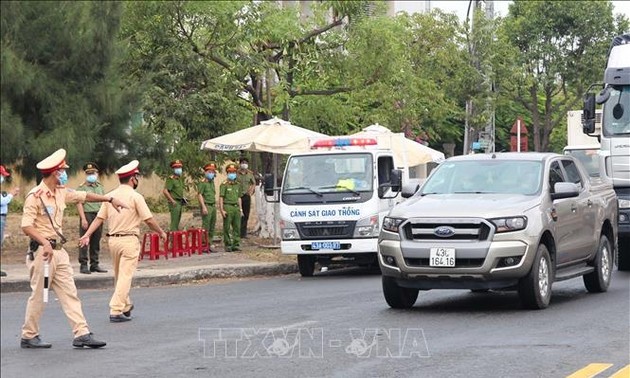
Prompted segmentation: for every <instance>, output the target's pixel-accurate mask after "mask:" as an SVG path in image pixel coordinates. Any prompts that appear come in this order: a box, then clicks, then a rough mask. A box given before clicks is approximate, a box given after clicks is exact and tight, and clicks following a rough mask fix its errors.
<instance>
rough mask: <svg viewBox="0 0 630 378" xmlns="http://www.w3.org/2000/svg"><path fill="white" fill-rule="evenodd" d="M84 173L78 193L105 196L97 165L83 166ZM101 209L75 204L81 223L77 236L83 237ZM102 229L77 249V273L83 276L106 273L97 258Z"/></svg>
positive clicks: (88, 203) (91, 204)
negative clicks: (78, 266) (87, 242)
mask: <svg viewBox="0 0 630 378" xmlns="http://www.w3.org/2000/svg"><path fill="white" fill-rule="evenodd" d="M83 171H84V172H85V175H86V176H85V181H84V182H83V183H82V184H81V185H79V187H78V188H77V190H78V191H83V192H89V193H96V194H101V195H103V194H105V188H104V187H103V184H101V183H100V181H98V165H96V163H87V164H85V165H84V166H83ZM100 208H101V204H100V203H99V202H86V203H85V204H82V203H77V210H78V211H79V218H80V219H81V223H80V224H79V236H83V234H85V231H86V230H87V229H88V227H90V225H91V224H92V222H93V221H94V219H96V213H98V210H99V209H100ZM102 232H103V227H99V228H98V229H97V230H96V231H95V232H94V237H93V238H92V239H91V240H90V244H89V245H87V246H85V247H81V248H79V264H81V267H80V269H79V271H80V272H81V273H83V274H90V273H91V272H98V273H107V270H105V269H101V267H100V266H99V265H98V257H99V254H100V252H101V233H102ZM88 249H89V251H90V254H89V256H90V258H89V263H90V267H89V268H88Z"/></svg>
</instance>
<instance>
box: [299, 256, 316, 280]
mask: <svg viewBox="0 0 630 378" xmlns="http://www.w3.org/2000/svg"><path fill="white" fill-rule="evenodd" d="M297 261H298V269H299V271H300V274H301V275H302V277H312V276H313V272H314V271H315V256H309V255H298V257H297Z"/></svg>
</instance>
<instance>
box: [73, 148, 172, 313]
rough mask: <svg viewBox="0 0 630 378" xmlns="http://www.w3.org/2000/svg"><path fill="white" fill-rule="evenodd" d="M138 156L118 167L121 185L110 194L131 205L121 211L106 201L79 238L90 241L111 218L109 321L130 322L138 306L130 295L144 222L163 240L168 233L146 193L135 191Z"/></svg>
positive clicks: (86, 242) (81, 243) (85, 241)
mask: <svg viewBox="0 0 630 378" xmlns="http://www.w3.org/2000/svg"><path fill="white" fill-rule="evenodd" d="M138 165H139V163H138V160H134V161H132V162H131V163H129V164H127V165H125V166H122V167H121V168H120V169H118V170H117V171H116V174H117V175H118V180H119V181H120V186H118V188H116V189H114V190H113V191H111V192H110V193H109V194H110V195H111V196H115V197H116V198H123V199H124V200H125V201H126V202H127V203H128V204H129V208H128V209H125V210H122V211H120V212H117V211H115V209H114V208H113V207H112V206H111V205H109V204H103V205H102V206H101V209H100V210H99V212H98V214H97V215H96V219H95V220H94V222H92V224H91V225H90V228H88V230H87V231H86V232H85V235H83V237H82V238H81V240H79V244H80V245H81V246H85V245H88V244H89V243H90V236H91V235H92V234H93V233H94V232H95V231H96V230H97V229H98V228H99V227H100V226H101V225H102V224H103V221H105V220H107V221H108V226H109V227H108V229H109V233H108V234H107V236H108V237H109V240H108V244H109V250H110V253H111V255H112V264H113V265H114V287H115V288H114V294H113V295H112V298H111V300H110V301H109V321H110V322H112V323H121V322H128V321H130V320H131V310H133V308H134V306H133V303H132V302H131V299H130V298H129V291H130V290H131V280H132V278H133V272H135V270H136V267H137V265H138V255H139V254H140V241H139V239H138V238H139V236H140V223H141V222H143V221H144V222H145V223H146V224H147V225H148V226H149V227H150V228H151V229H152V230H153V231H155V232H157V233H159V234H160V238H162V240H166V233H165V232H164V231H163V230H162V228H161V227H160V226H159V225H158V224H157V222H156V221H155V219H154V218H153V214H151V210H149V207H148V206H147V203H146V201H145V200H144V197H143V196H142V195H141V194H140V193H138V192H136V191H135V189H136V188H138V183H139V182H140V171H139V170H138Z"/></svg>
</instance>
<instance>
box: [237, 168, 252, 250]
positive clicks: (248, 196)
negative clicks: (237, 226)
mask: <svg viewBox="0 0 630 378" xmlns="http://www.w3.org/2000/svg"><path fill="white" fill-rule="evenodd" d="M248 163H249V162H248V160H247V158H246V157H241V158H240V159H239V164H240V166H239V170H238V172H237V173H238V176H237V178H236V179H237V180H238V183H239V185H240V186H241V202H242V204H243V216H242V217H241V238H247V221H248V220H249V210H250V207H251V203H252V196H253V195H254V189H255V188H256V179H254V172H252V171H250V170H249V169H248V168H249V164H248Z"/></svg>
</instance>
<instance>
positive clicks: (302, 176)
mask: <svg viewBox="0 0 630 378" xmlns="http://www.w3.org/2000/svg"><path fill="white" fill-rule="evenodd" d="M373 182H374V165H373V161H372V155H371V154H367V153H351V154H334V153H331V154H320V155H302V156H292V157H291V158H290V159H289V161H288V162H287V169H286V173H285V178H284V180H283V188H282V191H283V192H284V193H287V194H299V193H317V194H318V195H321V194H325V193H331V192H340V191H346V192H347V191H350V192H353V193H358V192H369V191H372V190H373Z"/></svg>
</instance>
